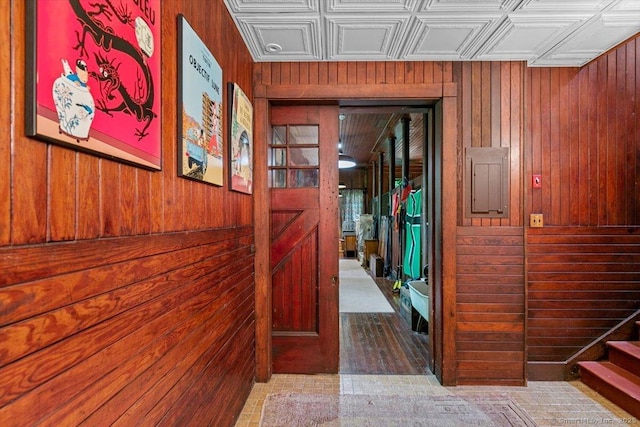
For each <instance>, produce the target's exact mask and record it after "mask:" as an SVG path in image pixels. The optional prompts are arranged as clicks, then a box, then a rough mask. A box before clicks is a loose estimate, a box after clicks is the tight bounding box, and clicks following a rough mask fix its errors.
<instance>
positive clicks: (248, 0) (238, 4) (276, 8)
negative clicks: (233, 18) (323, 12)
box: [224, 0, 326, 13]
mask: <svg viewBox="0 0 640 427" xmlns="http://www.w3.org/2000/svg"><path fill="white" fill-rule="evenodd" d="M325 1H326V0H325ZM224 2H225V3H226V4H227V9H229V10H231V11H233V12H235V13H256V12H262V13H265V12H266V13H278V12H317V11H318V0H224Z"/></svg>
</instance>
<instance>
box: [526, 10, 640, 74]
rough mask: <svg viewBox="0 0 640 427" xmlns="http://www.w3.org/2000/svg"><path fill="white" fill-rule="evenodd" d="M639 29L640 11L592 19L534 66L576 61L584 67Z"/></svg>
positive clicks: (533, 63)
mask: <svg viewBox="0 0 640 427" xmlns="http://www.w3.org/2000/svg"><path fill="white" fill-rule="evenodd" d="M639 31H640V11H638V12H635V13H609V14H604V15H602V16H600V17H598V18H594V19H591V20H590V21H589V22H588V23H586V24H585V25H584V26H582V27H581V28H580V29H579V30H578V31H576V32H574V33H573V34H571V35H570V36H569V37H567V38H566V39H565V40H563V41H562V43H560V44H558V45H557V46H556V47H554V48H553V49H551V50H550V51H549V52H547V53H545V54H544V55H541V57H540V58H538V59H536V60H534V61H531V62H530V65H536V66H541V65H554V64H555V65H562V64H565V63H567V62H570V61H573V62H578V65H580V66H581V65H584V64H586V63H587V62H589V61H591V60H592V59H593V58H595V57H596V56H598V55H599V54H600V53H602V52H606V51H607V50H609V49H611V48H612V47H614V46H615V45H617V44H619V43H620V42H621V41H624V40H626V39H628V38H629V37H631V36H633V35H635V34H636V33H638V32H639Z"/></svg>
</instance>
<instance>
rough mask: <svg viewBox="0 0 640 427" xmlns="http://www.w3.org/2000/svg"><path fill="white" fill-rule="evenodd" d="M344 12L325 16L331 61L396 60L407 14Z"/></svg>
mask: <svg viewBox="0 0 640 427" xmlns="http://www.w3.org/2000/svg"><path fill="white" fill-rule="evenodd" d="M361 18H362V17H361V15H355V14H354V15H346V14H343V15H341V17H340V18H332V17H327V18H326V23H327V24H326V29H327V37H328V40H327V46H328V51H327V55H326V56H327V59H329V60H354V59H360V60H367V59H370V60H374V59H378V60H382V59H388V60H391V59H395V57H396V56H395V55H396V52H397V48H398V40H399V38H400V37H401V36H402V35H403V32H404V30H405V28H406V26H407V23H408V21H409V18H408V17H407V16H388V15H384V16H369V17H368V18H367V19H366V20H364V21H363V20H362V19H361Z"/></svg>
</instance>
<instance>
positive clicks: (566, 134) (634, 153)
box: [525, 38, 640, 226]
mask: <svg viewBox="0 0 640 427" xmlns="http://www.w3.org/2000/svg"><path fill="white" fill-rule="evenodd" d="M638 44H639V42H638V38H635V39H632V40H630V41H628V42H626V43H625V44H623V45H621V46H619V47H618V48H616V49H614V50H612V51H610V52H608V53H607V54H605V55H603V56H601V57H600V58H598V59H596V60H594V61H593V62H591V63H590V64H588V65H586V66H585V67H583V68H581V69H574V68H529V69H527V70H526V74H527V78H528V81H529V82H530V84H531V95H530V97H529V99H528V109H529V111H528V115H527V118H526V120H527V125H526V128H527V129H528V130H527V132H528V133H527V135H526V138H527V141H528V143H529V144H530V145H531V156H530V157H529V158H527V159H526V161H527V163H528V165H527V166H528V168H530V170H531V173H533V174H536V173H539V174H541V175H542V189H531V185H530V180H531V177H530V176H526V177H525V189H526V190H527V191H526V192H525V194H526V195H527V197H528V199H529V202H530V203H529V206H530V211H529V212H527V213H526V214H527V215H528V214H529V213H542V214H544V223H545V225H549V226H630V225H637V224H638V223H639V222H640V220H639V217H640V214H639V213H638V209H637V206H638V199H639V198H638V194H639V193H638V191H637V190H638V187H639V186H638V181H639V176H640V171H639V167H638V159H639V158H640V155H639V154H638V153H639V152H640V140H639V137H638V132H639V128H640V125H639V122H640V121H639V120H637V115H638V110H639V107H638V105H639V104H638V102H637V100H638V93H639V91H640V89H639V88H640V79H638V76H639V74H640V71H638V70H640V65H639V61H638V55H637V51H638V47H637V46H638Z"/></svg>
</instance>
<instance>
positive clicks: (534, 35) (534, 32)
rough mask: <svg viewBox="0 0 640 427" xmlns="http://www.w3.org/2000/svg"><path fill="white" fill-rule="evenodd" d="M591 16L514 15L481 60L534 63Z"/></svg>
mask: <svg viewBox="0 0 640 427" xmlns="http://www.w3.org/2000/svg"><path fill="white" fill-rule="evenodd" d="M587 18H588V15H575V14H574V15H564V16H563V15H558V14H536V15H534V14H531V13H517V12H514V13H512V14H510V15H509V16H508V18H507V19H506V20H505V21H504V22H503V23H502V25H501V26H500V28H498V29H497V30H496V31H495V33H494V34H493V35H492V36H491V37H490V38H489V40H487V42H486V43H485V44H484V45H483V46H482V47H481V48H480V49H479V50H478V52H477V54H476V56H475V57H476V59H481V60H497V61H505V60H525V59H526V60H531V59H534V58H536V57H537V56H539V55H541V54H543V53H545V52H546V51H547V50H549V49H550V48H552V47H553V46H555V45H556V44H557V43H559V42H560V41H562V40H563V39H564V38H565V37H566V36H567V35H568V34H570V33H571V32H572V31H575V30H576V28H578V26H579V25H580V24H581V23H582V22H584V21H585V20H586V19H587Z"/></svg>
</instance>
